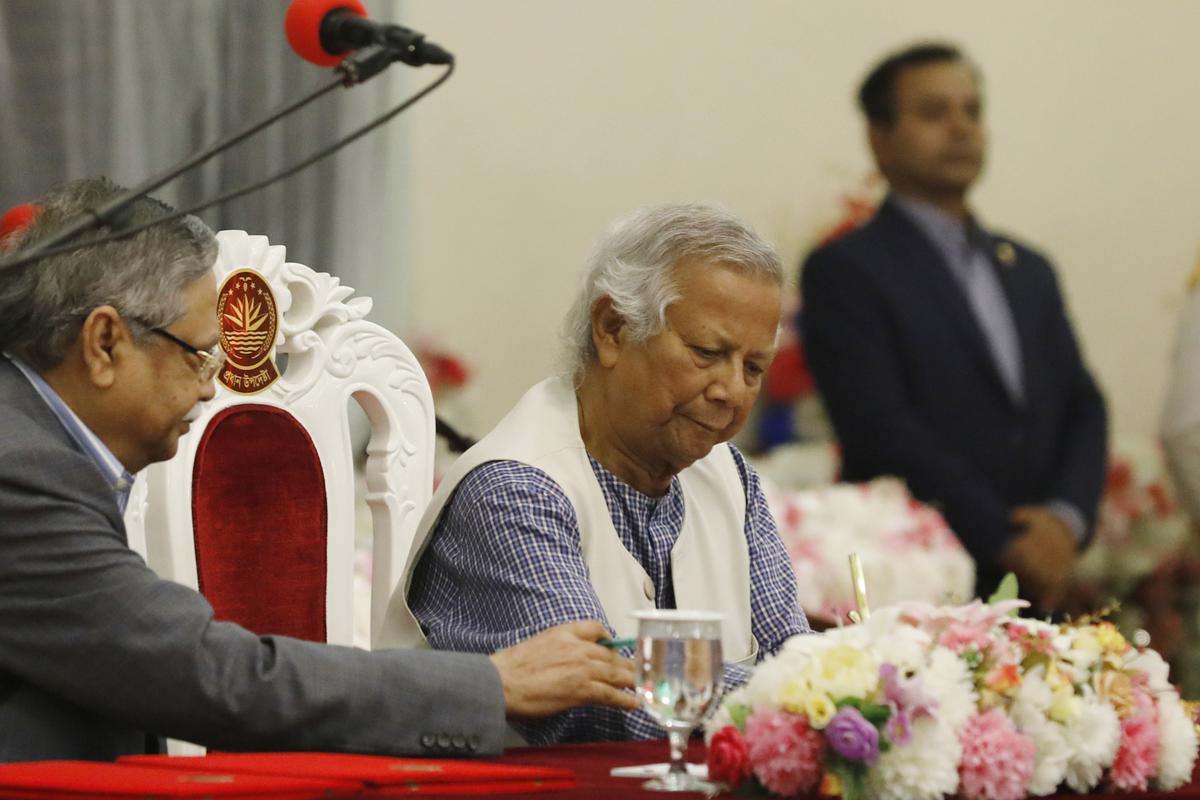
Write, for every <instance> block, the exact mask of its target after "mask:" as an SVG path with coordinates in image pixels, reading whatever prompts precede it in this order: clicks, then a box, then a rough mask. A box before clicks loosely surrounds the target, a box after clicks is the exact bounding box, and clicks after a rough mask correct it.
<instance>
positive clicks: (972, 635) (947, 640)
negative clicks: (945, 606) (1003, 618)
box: [937, 620, 992, 653]
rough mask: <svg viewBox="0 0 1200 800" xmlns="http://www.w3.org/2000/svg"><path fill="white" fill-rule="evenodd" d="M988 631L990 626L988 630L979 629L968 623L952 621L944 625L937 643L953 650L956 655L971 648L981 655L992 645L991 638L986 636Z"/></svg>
mask: <svg viewBox="0 0 1200 800" xmlns="http://www.w3.org/2000/svg"><path fill="white" fill-rule="evenodd" d="M989 630H990V626H989V628H979V627H976V626H975V625H972V624H971V623H969V622H959V621H958V620H952V621H950V622H949V623H947V624H946V627H945V629H944V630H943V631H942V635H941V636H939V637H938V640H937V642H938V644H940V645H941V646H942V647H945V648H948V649H950V650H953V651H954V652H956V653H962V652H963V651H964V650H966V649H967V648H969V647H972V646H974V647H975V648H976V649H978V650H979V651H980V652H981V653H982V652H985V651H986V650H987V649H988V646H989V645H990V644H991V643H992V640H991V638H990V637H989V636H988V633H989Z"/></svg>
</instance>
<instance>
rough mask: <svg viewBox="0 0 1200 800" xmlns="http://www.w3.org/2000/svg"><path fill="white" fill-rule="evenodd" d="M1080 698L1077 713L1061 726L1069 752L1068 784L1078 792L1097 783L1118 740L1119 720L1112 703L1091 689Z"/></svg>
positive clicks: (1119, 741)
mask: <svg viewBox="0 0 1200 800" xmlns="http://www.w3.org/2000/svg"><path fill="white" fill-rule="evenodd" d="M1082 700H1083V703H1082V705H1081V707H1080V711H1079V716H1077V717H1075V719H1073V720H1071V721H1070V722H1069V723H1067V724H1066V725H1065V726H1063V729H1064V731H1065V734H1066V737H1065V738H1066V742H1067V747H1068V748H1069V749H1070V751H1071V758H1070V761H1068V762H1067V784H1068V785H1069V786H1070V787H1071V788H1072V789H1074V790H1075V791H1077V792H1086V791H1088V790H1089V789H1091V788H1092V787H1093V786H1095V785H1096V784H1097V783H1099V782H1100V777H1101V775H1103V774H1104V770H1106V769H1108V768H1109V767H1111V766H1112V763H1113V759H1114V758H1116V755H1117V746H1118V745H1120V743H1121V721H1120V720H1119V719H1117V712H1116V711H1114V710H1113V708H1112V706H1110V705H1109V704H1108V703H1106V702H1104V701H1103V700H1101V699H1099V698H1098V697H1096V695H1095V694H1094V693H1093V692H1091V691H1090V690H1087V691H1085V693H1084V696H1083V698H1082Z"/></svg>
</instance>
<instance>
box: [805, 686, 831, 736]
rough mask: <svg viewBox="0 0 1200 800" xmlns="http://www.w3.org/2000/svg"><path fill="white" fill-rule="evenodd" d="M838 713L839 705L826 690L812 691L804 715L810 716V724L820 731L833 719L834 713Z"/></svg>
mask: <svg viewBox="0 0 1200 800" xmlns="http://www.w3.org/2000/svg"><path fill="white" fill-rule="evenodd" d="M836 713H837V706H835V705H834V704H833V701H832V700H830V699H829V695H827V694H825V693H824V692H812V693H810V694H809V696H808V700H807V702H805V704H804V716H806V717H808V724H809V726H811V727H812V728H815V729H816V730H819V731H820V730H824V729H825V726H826V725H828V724H829V720H831V719H833V715H834V714H836Z"/></svg>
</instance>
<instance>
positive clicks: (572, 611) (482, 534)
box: [408, 448, 810, 744]
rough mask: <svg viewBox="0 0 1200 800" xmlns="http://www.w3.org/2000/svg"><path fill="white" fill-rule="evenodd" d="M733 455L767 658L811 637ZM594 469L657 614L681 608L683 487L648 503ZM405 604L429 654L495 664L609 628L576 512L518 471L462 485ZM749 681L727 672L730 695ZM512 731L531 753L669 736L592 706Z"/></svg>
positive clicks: (508, 464)
mask: <svg viewBox="0 0 1200 800" xmlns="http://www.w3.org/2000/svg"><path fill="white" fill-rule="evenodd" d="M732 450H733V457H734V461H735V463H736V464H737V468H738V472H739V473H740V475H741V478H742V486H743V488H744V489H745V493H746V524H745V530H744V532H743V533H744V535H745V536H746V544H747V548H748V551H749V556H750V615H751V630H752V632H753V634H754V637H755V639H757V640H758V643H759V656H760V658H761V657H764V656H766V655H768V654H770V653H773V652H775V651H776V650H778V649H779V647H780V646H781V645H782V644H783V642H784V641H785V640H786V639H788V638H789V637H791V636H794V635H796V634H798V633H808V632H809V630H810V629H809V626H808V620H807V619H806V618H805V616H804V612H803V611H802V610H801V609H800V604H799V602H798V598H797V595H796V576H795V573H793V572H792V565H791V560H790V559H789V558H788V554H787V551H786V549H785V548H784V546H783V543H782V542H781V541H780V539H779V534H778V532H777V530H776V527H775V520H774V519H773V518H772V517H771V512H770V511H769V510H768V509H767V502H766V499H765V497H764V496H763V493H762V488H761V486H760V485H759V479H758V475H757V474H756V473H755V472H754V470H753V469H751V468H750V466H749V465H748V464H747V463H746V461H745V459H744V458H743V457H742V454H741V453H739V452H738V451H737V449H736V448H732ZM589 458H590V456H589ZM590 461H591V466H592V472H593V473H595V476H596V480H597V482H598V483H599V484H600V489H601V491H602V492H603V493H604V499H605V501H606V503H607V505H608V511H609V515H610V516H611V517H612V522H613V528H614V529H616V532H617V535H618V536H620V537H621V542H622V544H624V545H625V548H626V549H627V550H628V551H629V552H630V554H631V555H633V557H634V558H636V559H637V561H638V563H639V564H641V565H642V567H643V568H644V569H645V570H646V574H647V575H648V576H649V577H650V579H651V580H652V581H653V582H654V589H655V605H656V606H657V607H659V608H674V607H675V588H674V586H673V585H672V579H671V548H672V547H673V546H674V544H675V541H676V539H678V537H679V533H680V531H681V530H682V528H683V514H684V504H683V490H682V488H681V486H680V483H679V478H678V477H676V478H675V479H673V480H672V481H671V487H670V489H669V490H668V491H667V494H666V495H664V496H662V497H649V496H647V495H644V494H642V493H641V492H639V491H637V490H636V489H634V488H633V487H632V486H630V485H628V484H627V483H625V482H624V481H622V480H621V479H620V478H618V477H617V476H616V475H614V474H612V473H611V472H609V471H608V470H607V469H605V468H604V467H603V466H601V465H600V462H598V461H596V460H595V459H594V458H590ZM408 599H409V604H410V607H411V608H412V611H413V614H414V615H415V616H416V617H417V619H418V620H419V621H420V622H421V625H422V627H423V628H424V630H425V632H426V636H427V637H428V639H429V642H430V644H432V645H433V646H434V647H436V648H439V649H448V650H462V651H469V652H477V653H492V652H495V651H496V650H499V649H501V648H505V647H511V646H512V645H514V644H516V643H517V642H519V641H520V640H522V639H525V638H528V637H529V636H532V635H533V634H535V633H537V632H539V631H541V630H544V629H546V628H549V627H551V626H553V625H557V624H559V623H563V622H571V621H574V620H581V619H599V620H605V616H604V609H603V607H602V606H601V604H600V600H599V598H598V597H597V596H596V592H595V590H594V589H593V588H592V581H591V577H590V576H589V574H588V567H587V563H586V562H585V561H584V557H583V552H582V547H581V536H580V531H579V523H578V520H577V518H576V516H575V509H574V506H572V505H571V501H570V500H568V499H567V496H566V494H565V493H564V492H563V490H562V489H561V488H560V487H559V485H558V484H557V483H555V482H554V481H553V480H552V479H551V478H550V476H549V475H547V474H546V473H544V472H542V471H541V470H539V469H537V468H536V467H532V466H529V465H527V464H522V463H519V462H516V461H491V462H489V463H487V464H483V465H481V466H479V467H476V468H475V469H473V470H472V471H471V472H470V473H468V474H467V476H466V477H465V478H463V480H462V482H461V483H460V484H459V485H458V487H457V488H456V490H455V492H454V496H453V498H451V500H450V502H449V504H448V505H447V507H446V511H445V513H444V514H443V515H442V519H441V521H440V522H439V523H438V525H437V527H436V528H435V529H434V532H433V535H432V537H431V540H430V543H429V547H428V549H427V550H426V551H425V554H424V556H422V558H421V561H420V563H419V564H418V565H417V567H416V571H415V572H414V574H413V581H412V588H411V590H410V591H409V596H408ZM610 630H611V626H610ZM626 655H629V653H628V652H626ZM748 677H749V670H747V669H746V668H744V667H741V666H738V665H736V664H726V666H725V675H724V678H725V686H726V688H733V687H735V686H739V685H741V684H742V683H744V682H745V681H746V679H747V678H748ZM517 727H518V729H519V730H520V731H521V733H522V735H524V736H525V738H526V739H528V740H529V742H530V743H531V744H549V743H551V742H565V741H588V740H604V739H644V738H651V737H659V736H662V735H663V729H662V727H661V726H660V725H659V724H658V723H656V722H655V721H654V720H653V719H651V718H650V716H649V715H648V714H647V713H646V712H645V711H634V712H626V711H620V710H618V709H612V708H601V707H597V706H585V707H580V708H574V709H571V710H570V711H566V712H563V713H561V714H557V715H555V716H553V717H550V718H549V719H545V720H539V721H536V722H526V723H520V724H518V725H517Z"/></svg>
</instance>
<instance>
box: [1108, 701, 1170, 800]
mask: <svg viewBox="0 0 1200 800" xmlns="http://www.w3.org/2000/svg"><path fill="white" fill-rule="evenodd" d="M1134 703H1135V710H1134V711H1133V713H1132V714H1130V715H1129V716H1128V717H1126V718H1125V719H1123V720H1121V746H1120V748H1119V749H1118V750H1117V758H1116V760H1115V761H1113V765H1112V771H1111V772H1110V773H1109V775H1108V780H1109V783H1111V784H1112V786H1113V788H1115V789H1116V790H1117V791H1120V792H1144V791H1146V786H1147V785H1148V784H1149V781H1150V778H1151V777H1153V776H1154V768H1155V765H1156V764H1158V748H1159V738H1158V736H1159V733H1158V709H1157V708H1156V707H1155V705H1154V701H1153V700H1151V699H1150V695H1148V694H1146V693H1145V692H1144V691H1135V692H1134Z"/></svg>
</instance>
